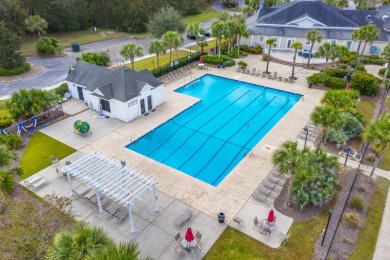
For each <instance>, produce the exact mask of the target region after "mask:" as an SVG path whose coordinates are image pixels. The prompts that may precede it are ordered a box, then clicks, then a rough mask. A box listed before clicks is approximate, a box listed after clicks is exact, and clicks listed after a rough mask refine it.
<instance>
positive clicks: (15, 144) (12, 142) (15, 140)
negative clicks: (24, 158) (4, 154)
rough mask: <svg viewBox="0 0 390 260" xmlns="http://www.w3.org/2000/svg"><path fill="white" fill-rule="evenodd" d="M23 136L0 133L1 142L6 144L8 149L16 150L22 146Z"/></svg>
mask: <svg viewBox="0 0 390 260" xmlns="http://www.w3.org/2000/svg"><path fill="white" fill-rule="evenodd" d="M21 142H22V138H21V137H20V136H18V135H14V134H10V135H0V144H5V145H6V146H7V148H8V149H10V150H16V149H18V148H19V147H20V144H21Z"/></svg>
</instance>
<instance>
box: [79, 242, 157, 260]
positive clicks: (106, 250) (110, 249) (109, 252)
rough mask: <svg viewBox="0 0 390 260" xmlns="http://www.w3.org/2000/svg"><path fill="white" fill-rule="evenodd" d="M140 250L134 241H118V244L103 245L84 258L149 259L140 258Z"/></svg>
mask: <svg viewBox="0 0 390 260" xmlns="http://www.w3.org/2000/svg"><path fill="white" fill-rule="evenodd" d="M140 253H141V252H140V250H139V248H138V244H137V243H135V242H129V243H127V244H126V243H120V244H119V245H118V246H116V245H115V244H112V245H109V246H105V247H103V248H102V249H100V250H98V251H96V252H95V254H92V255H90V256H88V257H87V258H86V260H95V259H96V260H107V259H115V260H138V259H145V260H151V259H152V258H149V257H147V258H140Z"/></svg>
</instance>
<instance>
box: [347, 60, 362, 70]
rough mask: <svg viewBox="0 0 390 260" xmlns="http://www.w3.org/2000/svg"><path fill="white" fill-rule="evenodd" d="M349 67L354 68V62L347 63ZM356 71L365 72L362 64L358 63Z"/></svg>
mask: <svg viewBox="0 0 390 260" xmlns="http://www.w3.org/2000/svg"><path fill="white" fill-rule="evenodd" d="M349 65H351V67H353V68H355V66H356V62H355V61H354V60H353V61H351V62H349ZM356 70H359V71H363V72H364V71H366V68H365V66H364V64H363V63H359V66H358V67H357V68H356Z"/></svg>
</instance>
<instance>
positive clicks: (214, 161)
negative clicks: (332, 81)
mask: <svg viewBox="0 0 390 260" xmlns="http://www.w3.org/2000/svg"><path fill="white" fill-rule="evenodd" d="M176 92H179V93H182V94H186V95H190V96H194V97H197V98H199V99H200V101H199V102H197V103H196V104H195V105H193V106H191V107H190V108H188V109H186V110H185V111H183V112H182V113H180V114H178V115H177V116H175V117H174V118H172V119H170V120H168V121H167V122H165V123H164V124H162V125H160V126H159V127H157V128H155V129H154V130H152V131H150V132H149V133H147V134H145V135H144V136H143V137H141V138H140V139H138V140H137V141H135V142H133V143H131V144H130V145H128V146H127V148H128V149H130V150H133V151H135V152H137V153H140V154H142V155H145V156H147V157H149V158H152V159H154V160H156V161H158V162H161V163H164V164H166V165H168V166H170V167H172V168H175V169H177V170H179V171H181V172H184V173H186V174H188V175H190V176H193V177H195V178H197V179H199V180H202V181H204V182H206V183H209V184H211V185H213V186H217V185H218V184H219V183H220V182H221V181H222V180H223V179H224V178H225V177H226V176H227V175H228V174H229V172H230V171H231V170H232V169H233V168H234V167H235V166H236V165H237V164H238V163H239V162H240V161H241V159H242V158H243V157H244V156H245V155H246V154H247V153H248V152H249V151H250V150H251V149H252V148H253V147H254V146H255V145H256V144H257V143H258V142H259V141H260V140H261V139H262V138H263V137H264V136H265V135H266V134H267V133H268V131H270V130H271V129H272V127H273V126H274V125H275V124H276V123H277V122H278V121H279V120H280V119H281V118H282V117H283V116H284V115H285V114H286V113H287V112H288V111H289V110H290V109H291V108H292V107H293V106H294V104H295V103H296V102H297V101H298V100H299V99H300V98H301V95H298V94H294V93H290V92H285V91H280V90H276V89H272V88H266V87H262V86H259V85H254V84H250V83H245V82H241V81H236V80H231V79H227V78H222V77H218V76H213V75H205V76H203V77H201V78H199V79H198V80H195V81H193V82H191V83H189V84H187V85H185V86H183V87H181V88H179V89H177V90H176ZM248 174H251V173H250V172H248Z"/></svg>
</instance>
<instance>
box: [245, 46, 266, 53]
mask: <svg viewBox="0 0 390 260" xmlns="http://www.w3.org/2000/svg"><path fill="white" fill-rule="evenodd" d="M241 51H244V52H247V53H250V54H262V53H263V47H261V46H260V45H257V46H256V47H249V46H248V45H240V54H241Z"/></svg>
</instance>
